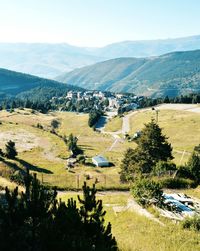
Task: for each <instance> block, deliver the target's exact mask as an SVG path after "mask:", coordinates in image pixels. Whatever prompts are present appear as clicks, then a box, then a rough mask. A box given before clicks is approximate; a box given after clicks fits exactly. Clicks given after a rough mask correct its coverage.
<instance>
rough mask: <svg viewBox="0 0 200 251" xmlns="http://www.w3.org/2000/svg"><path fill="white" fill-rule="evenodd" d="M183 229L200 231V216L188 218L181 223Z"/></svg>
mask: <svg viewBox="0 0 200 251" xmlns="http://www.w3.org/2000/svg"><path fill="white" fill-rule="evenodd" d="M181 225H182V227H183V228H187V229H193V230H195V231H200V216H194V217H192V218H186V219H185V220H184V221H183V222H182V223H181Z"/></svg>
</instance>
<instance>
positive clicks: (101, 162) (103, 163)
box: [92, 155, 110, 167]
mask: <svg viewBox="0 0 200 251" xmlns="http://www.w3.org/2000/svg"><path fill="white" fill-rule="evenodd" d="M92 162H93V164H94V165H95V166H99V167H107V166H109V165H110V163H109V161H108V160H107V159H106V158H104V157H103V156H101V155H98V156H95V157H93V158H92Z"/></svg>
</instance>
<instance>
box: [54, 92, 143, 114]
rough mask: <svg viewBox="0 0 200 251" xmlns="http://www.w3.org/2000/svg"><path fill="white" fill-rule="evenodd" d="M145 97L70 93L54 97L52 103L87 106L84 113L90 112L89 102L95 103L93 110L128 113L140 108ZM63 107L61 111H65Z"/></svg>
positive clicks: (122, 94) (111, 93)
mask: <svg viewBox="0 0 200 251" xmlns="http://www.w3.org/2000/svg"><path fill="white" fill-rule="evenodd" d="M143 98H144V97H143V96H137V95H134V94H130V93H128V94H127V93H113V92H103V91H68V92H67V93H66V94H65V95H64V96H62V97H52V99H51V102H58V103H61V104H62V103H63V102H65V103H67V102H71V103H73V104H77V102H79V103H81V104H83V103H84V105H85V106H86V107H84V109H83V111H84V112H86V113H87V112H88V111H89V109H88V107H87V102H94V103H95V105H94V106H93V108H96V109H99V108H101V109H102V108H103V111H111V112H113V111H115V112H118V111H121V112H122V113H123V112H128V111H131V110H134V109H137V108H139V101H141V100H142V99H143ZM63 109H64V108H63V106H62V107H61V108H60V110H63Z"/></svg>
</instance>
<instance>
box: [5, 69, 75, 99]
mask: <svg viewBox="0 0 200 251" xmlns="http://www.w3.org/2000/svg"><path fill="white" fill-rule="evenodd" d="M38 87H41V88H47V87H51V88H53V89H55V90H56V89H62V90H63V91H64V90H74V89H75V90H77V89H80V88H77V87H75V86H69V85H66V84H62V83H59V82H56V81H54V80H49V79H44V78H39V77H36V76H32V75H28V74H23V73H20V72H14V71H9V70H6V69H0V96H1V98H4V97H5V96H15V95H18V94H20V93H23V92H26V91H30V90H33V89H35V88H38Z"/></svg>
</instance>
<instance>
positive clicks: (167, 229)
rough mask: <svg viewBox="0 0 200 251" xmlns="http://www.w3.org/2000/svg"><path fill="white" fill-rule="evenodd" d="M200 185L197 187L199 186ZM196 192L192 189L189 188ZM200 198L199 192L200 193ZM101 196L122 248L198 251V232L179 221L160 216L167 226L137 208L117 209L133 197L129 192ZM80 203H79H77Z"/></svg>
mask: <svg viewBox="0 0 200 251" xmlns="http://www.w3.org/2000/svg"><path fill="white" fill-rule="evenodd" d="M197 189H198V188H197ZM188 192H189V193H194V189H193V190H191V191H190V190H188ZM60 197H61V199H62V200H64V201H67V199H68V198H71V197H72V198H74V199H76V200H77V194H75V193H67V194H61V195H60ZM198 197H199V198H200V194H198ZM97 198H98V199H101V200H102V201H103V206H104V209H105V210H106V212H107V213H106V222H111V224H112V233H113V235H114V236H115V237H116V240H117V242H118V245H119V248H120V250H121V251H139V250H140V251H179V250H180V251H199V250H200V245H199V244H200V239H199V233H198V232H195V231H192V230H184V229H182V228H181V226H180V224H178V223H173V222H171V221H169V220H166V219H164V218H159V219H160V221H162V222H163V223H164V226H162V225H160V224H158V223H157V222H154V221H152V220H150V219H148V218H146V217H144V216H141V215H138V214H137V212H131V211H129V210H126V211H123V212H119V213H115V212H114V210H113V207H114V206H126V204H127V200H128V199H129V198H131V195H130V194H129V193H109V192H108V193H106V194H105V193H101V192H100V193H98V195H97ZM78 206H79V203H78Z"/></svg>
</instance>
